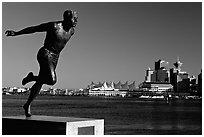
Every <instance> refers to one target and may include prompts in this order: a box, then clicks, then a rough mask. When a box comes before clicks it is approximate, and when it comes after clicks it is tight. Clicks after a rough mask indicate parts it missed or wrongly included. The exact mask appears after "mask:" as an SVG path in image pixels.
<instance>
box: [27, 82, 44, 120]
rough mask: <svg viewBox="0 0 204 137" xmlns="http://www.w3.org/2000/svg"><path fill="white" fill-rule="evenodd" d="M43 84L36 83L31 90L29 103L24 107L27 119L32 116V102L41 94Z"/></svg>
mask: <svg viewBox="0 0 204 137" xmlns="http://www.w3.org/2000/svg"><path fill="white" fill-rule="evenodd" d="M42 85H43V84H42V83H40V82H36V83H35V84H34V85H33V86H32V88H31V90H30V95H29V97H28V100H27V102H26V103H25V105H24V106H23V108H24V110H25V115H26V117H30V116H31V112H30V106H31V103H32V101H33V100H34V99H35V97H36V96H37V95H38V94H39V92H40V90H41V87H42Z"/></svg>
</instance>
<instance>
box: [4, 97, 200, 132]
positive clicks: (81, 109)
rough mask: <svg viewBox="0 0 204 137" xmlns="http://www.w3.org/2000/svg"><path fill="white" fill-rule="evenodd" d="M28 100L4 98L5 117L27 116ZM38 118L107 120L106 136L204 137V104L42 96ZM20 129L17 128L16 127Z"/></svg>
mask: <svg viewBox="0 0 204 137" xmlns="http://www.w3.org/2000/svg"><path fill="white" fill-rule="evenodd" d="M26 99H27V96H25V95H23V96H22V95H11V96H5V95H3V96H2V115H3V116H13V115H23V113H24V112H23V109H22V107H21V106H22V105H23V104H24V103H25V101H26ZM31 111H32V113H33V114H34V115H48V116H65V117H87V118H103V119H104V120H105V134H106V135H201V134H202V100H184V99H178V100H174V101H171V102H169V103H167V102H166V101H164V100H155V99H151V100H150V99H149V100H145V99H136V98H110V97H79V96H38V97H37V98H36V100H35V101H34V102H33V104H32V109H31ZM16 126H17V125H16Z"/></svg>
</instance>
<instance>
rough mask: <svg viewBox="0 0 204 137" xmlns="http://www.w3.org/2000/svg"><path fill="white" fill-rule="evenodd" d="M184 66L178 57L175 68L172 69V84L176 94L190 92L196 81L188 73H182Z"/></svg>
mask: <svg viewBox="0 0 204 137" xmlns="http://www.w3.org/2000/svg"><path fill="white" fill-rule="evenodd" d="M182 64H183V63H181V62H180V60H179V58H178V57H177V61H176V62H175V63H174V68H171V69H170V83H171V84H172V85H173V86H174V91H175V92H190V84H191V83H192V82H193V81H194V79H193V77H190V76H189V74H188V73H187V72H185V71H181V66H182Z"/></svg>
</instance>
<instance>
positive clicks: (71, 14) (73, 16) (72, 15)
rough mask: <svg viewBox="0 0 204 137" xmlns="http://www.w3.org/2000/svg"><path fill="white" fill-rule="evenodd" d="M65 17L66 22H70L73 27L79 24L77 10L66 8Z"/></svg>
mask: <svg viewBox="0 0 204 137" xmlns="http://www.w3.org/2000/svg"><path fill="white" fill-rule="evenodd" d="M63 18H64V21H65V22H70V23H71V24H72V26H73V27H75V26H76V24H77V19H78V16H77V13H76V12H75V11H72V10H66V11H65V12H64V14H63Z"/></svg>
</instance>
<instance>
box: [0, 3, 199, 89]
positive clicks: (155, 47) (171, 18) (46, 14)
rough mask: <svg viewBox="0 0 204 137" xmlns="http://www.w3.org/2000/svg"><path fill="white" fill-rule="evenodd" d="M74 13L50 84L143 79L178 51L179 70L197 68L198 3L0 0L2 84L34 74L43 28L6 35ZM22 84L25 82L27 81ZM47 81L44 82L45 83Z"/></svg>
mask: <svg viewBox="0 0 204 137" xmlns="http://www.w3.org/2000/svg"><path fill="white" fill-rule="evenodd" d="M66 9H72V10H75V11H77V12H78V16H79V20H78V24H77V27H76V31H75V34H74V36H73V37H72V38H71V39H70V41H69V42H68V43H67V45H66V47H65V49H64V50H63V51H62V52H61V55H60V59H59V62H58V66H57V69H56V72H57V77H58V82H57V84H56V85H55V86H53V88H85V87H87V85H88V84H90V83H91V82H92V81H93V82H104V81H107V82H110V81H113V82H118V81H121V82H122V83H124V82H126V81H129V84H130V83H131V82H132V81H135V82H136V85H138V84H139V83H141V82H143V81H144V77H145V73H146V70H147V69H148V67H150V68H152V69H153V68H154V62H155V61H157V60H159V59H163V60H165V61H168V62H169V64H170V67H173V63H174V62H175V61H176V59H177V56H179V58H180V61H181V62H182V63H183V67H182V70H183V71H186V72H188V73H189V74H190V75H195V76H196V77H197V75H198V74H199V73H200V71H201V68H202V3H201V2H200V3H198V2H194V3H185V2H182V3H178V2H177V3H158V2H155V3H148V2H147V3H138V2H132V3H125V2H120V3H119V2H114V3H109V2H97V3H91V2H85V3H82V2H77V3H69V2H67V3H62V2H60V3H42V2H38V3H31V2H28V3H24V2H21V3H12V2H9V3H5V2H4V3H2V86H19V87H21V86H22V85H21V80H22V78H23V77H25V76H26V75H27V74H28V72H30V71H33V72H34V74H35V75H37V74H38V70H39V66H38V62H37V60H36V55H37V52H38V50H39V48H40V47H41V46H43V41H44V37H45V33H34V34H29V35H22V36H17V37H6V36H5V35H4V32H5V31H6V30H7V29H13V30H16V31H18V30H20V29H22V28H25V27H28V26H32V25H38V24H40V23H43V22H49V21H55V20H56V21H57V20H61V19H62V14H63V12H64V11H65V10H66ZM32 84H33V83H30V84H27V85H26V87H30V86H32ZM47 87H48V86H44V88H47Z"/></svg>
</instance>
